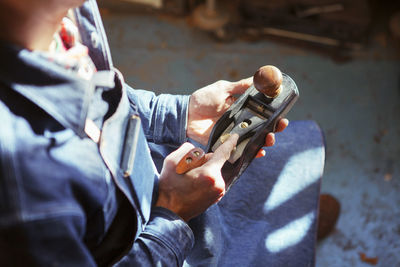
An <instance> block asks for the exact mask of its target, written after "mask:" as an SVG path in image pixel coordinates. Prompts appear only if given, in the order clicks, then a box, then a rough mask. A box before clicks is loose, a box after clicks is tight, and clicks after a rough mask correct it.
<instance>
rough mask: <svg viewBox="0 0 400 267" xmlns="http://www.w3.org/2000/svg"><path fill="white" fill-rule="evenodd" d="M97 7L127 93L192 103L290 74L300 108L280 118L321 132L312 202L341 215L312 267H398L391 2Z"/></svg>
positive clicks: (399, 119) (141, 0) (398, 125)
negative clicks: (272, 69)
mask: <svg viewBox="0 0 400 267" xmlns="http://www.w3.org/2000/svg"><path fill="white" fill-rule="evenodd" d="M98 2H99V6H100V8H101V13H102V17H103V19H104V23H105V28H106V32H107V34H108V36H109V41H110V46H111V50H112V53H113V59H114V64H115V65H116V67H117V68H119V69H120V70H121V72H122V73H123V74H124V76H125V79H126V81H127V82H128V83H129V84H130V85H131V86H132V87H134V88H142V89H147V90H152V91H154V92H155V93H157V94H159V93H171V94H190V93H192V92H193V91H194V90H196V89H198V88H201V87H203V86H205V85H208V84H210V83H212V82H214V81H217V80H220V79H225V80H231V81H235V80H239V79H241V78H245V77H249V76H252V75H253V74H254V72H255V71H256V70H257V69H258V68H259V67H260V66H263V65H267V64H272V65H275V66H277V67H278V68H280V69H281V70H282V71H283V72H285V73H287V74H289V75H290V76H291V77H292V78H293V79H294V80H295V81H296V83H297V85H298V87H299V90H300V99H299V101H298V102H297V104H296V105H295V106H294V108H293V109H292V111H291V112H290V113H289V116H288V118H289V119H290V120H309V119H311V120H315V121H316V122H317V123H318V124H319V125H320V126H321V128H322V130H323V131H324V133H325V138H326V145H327V151H326V152H327V154H326V166H325V172H324V177H323V179H322V187H321V192H322V193H328V194H331V195H333V196H334V197H336V198H337V199H338V200H339V202H340V207H341V210H340V217H339V219H338V222H337V224H336V227H335V229H334V231H333V232H332V233H331V234H330V235H329V236H328V237H327V238H325V239H323V240H322V241H320V242H318V244H317V247H316V265H317V266H371V265H375V266H400V164H399V161H400V64H399V59H400V2H399V1H377V0H370V1H367V0H352V1H351V0H286V1H283V0H280V1H277V0H264V1H262V0H252V1H244V0H242V1H241V0H232V1H215V0H214V1H209V0H203V1H201V0H99V1H98ZM277 142H279V134H278V135H277ZM294 256H295V255H294Z"/></svg>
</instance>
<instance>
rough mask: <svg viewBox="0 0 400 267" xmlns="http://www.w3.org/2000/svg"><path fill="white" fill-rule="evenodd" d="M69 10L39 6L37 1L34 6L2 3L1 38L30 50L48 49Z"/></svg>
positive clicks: (0, 15)
mask: <svg viewBox="0 0 400 267" xmlns="http://www.w3.org/2000/svg"><path fill="white" fill-rule="evenodd" d="M15 2H16V3H18V1H15ZM15 2H14V3H15ZM21 2H22V1H21ZM67 12H68V8H64V9H63V8H57V9H51V8H50V7H43V6H37V5H35V1H32V7H26V6H23V5H21V4H20V5H18V4H15V5H13V4H11V5H10V4H9V5H7V4H3V3H0V39H3V40H5V41H7V42H11V43H13V44H16V45H19V46H22V47H24V48H27V49H29V50H43V51H46V50H48V49H49V46H50V43H51V41H52V40H53V35H54V33H55V32H56V31H57V29H58V27H59V25H60V22H61V20H62V18H63V17H64V16H65V15H66V13H67Z"/></svg>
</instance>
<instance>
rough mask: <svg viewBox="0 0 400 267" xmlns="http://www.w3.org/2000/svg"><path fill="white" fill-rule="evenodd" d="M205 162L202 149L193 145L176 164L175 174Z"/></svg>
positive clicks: (182, 172)
mask: <svg viewBox="0 0 400 267" xmlns="http://www.w3.org/2000/svg"><path fill="white" fill-rule="evenodd" d="M205 162H206V157H205V153H204V151H203V149H201V148H200V147H195V148H193V149H191V150H190V151H189V152H188V153H186V155H185V156H184V157H183V158H182V159H181V160H180V161H179V163H178V165H176V168H175V171H176V173H177V174H184V173H186V172H188V171H190V170H192V169H194V168H197V167H200V166H201V165H203V164H204V163H205Z"/></svg>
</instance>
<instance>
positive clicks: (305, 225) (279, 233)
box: [265, 212, 314, 253]
mask: <svg viewBox="0 0 400 267" xmlns="http://www.w3.org/2000/svg"><path fill="white" fill-rule="evenodd" d="M313 220H314V212H310V213H308V214H306V215H305V216H303V217H301V218H299V219H297V220H295V221H292V222H290V223H289V224H287V225H285V226H283V227H282V228H280V229H278V230H276V231H274V232H272V233H271V234H270V235H268V237H267V239H266V240H265V246H266V248H267V249H268V251H270V252H272V253H277V252H280V251H282V250H284V249H286V248H288V247H291V246H294V245H296V244H298V243H299V242H300V241H301V240H303V238H304V237H305V236H306V235H307V232H308V230H309V229H310V227H311V224H312V222H313Z"/></svg>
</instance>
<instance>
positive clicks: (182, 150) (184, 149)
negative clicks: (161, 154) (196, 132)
mask: <svg viewBox="0 0 400 267" xmlns="http://www.w3.org/2000/svg"><path fill="white" fill-rule="evenodd" d="M193 148H194V145H193V144H191V143H188V142H186V143H184V144H182V145H181V146H180V147H179V148H178V149H177V150H175V151H173V152H172V153H171V154H169V155H168V158H169V159H171V160H172V161H173V162H174V163H175V164H178V162H179V161H180V160H181V159H182V158H183V157H184V156H185V155H186V154H187V153H188V152H189V151H190V150H191V149H193Z"/></svg>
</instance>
